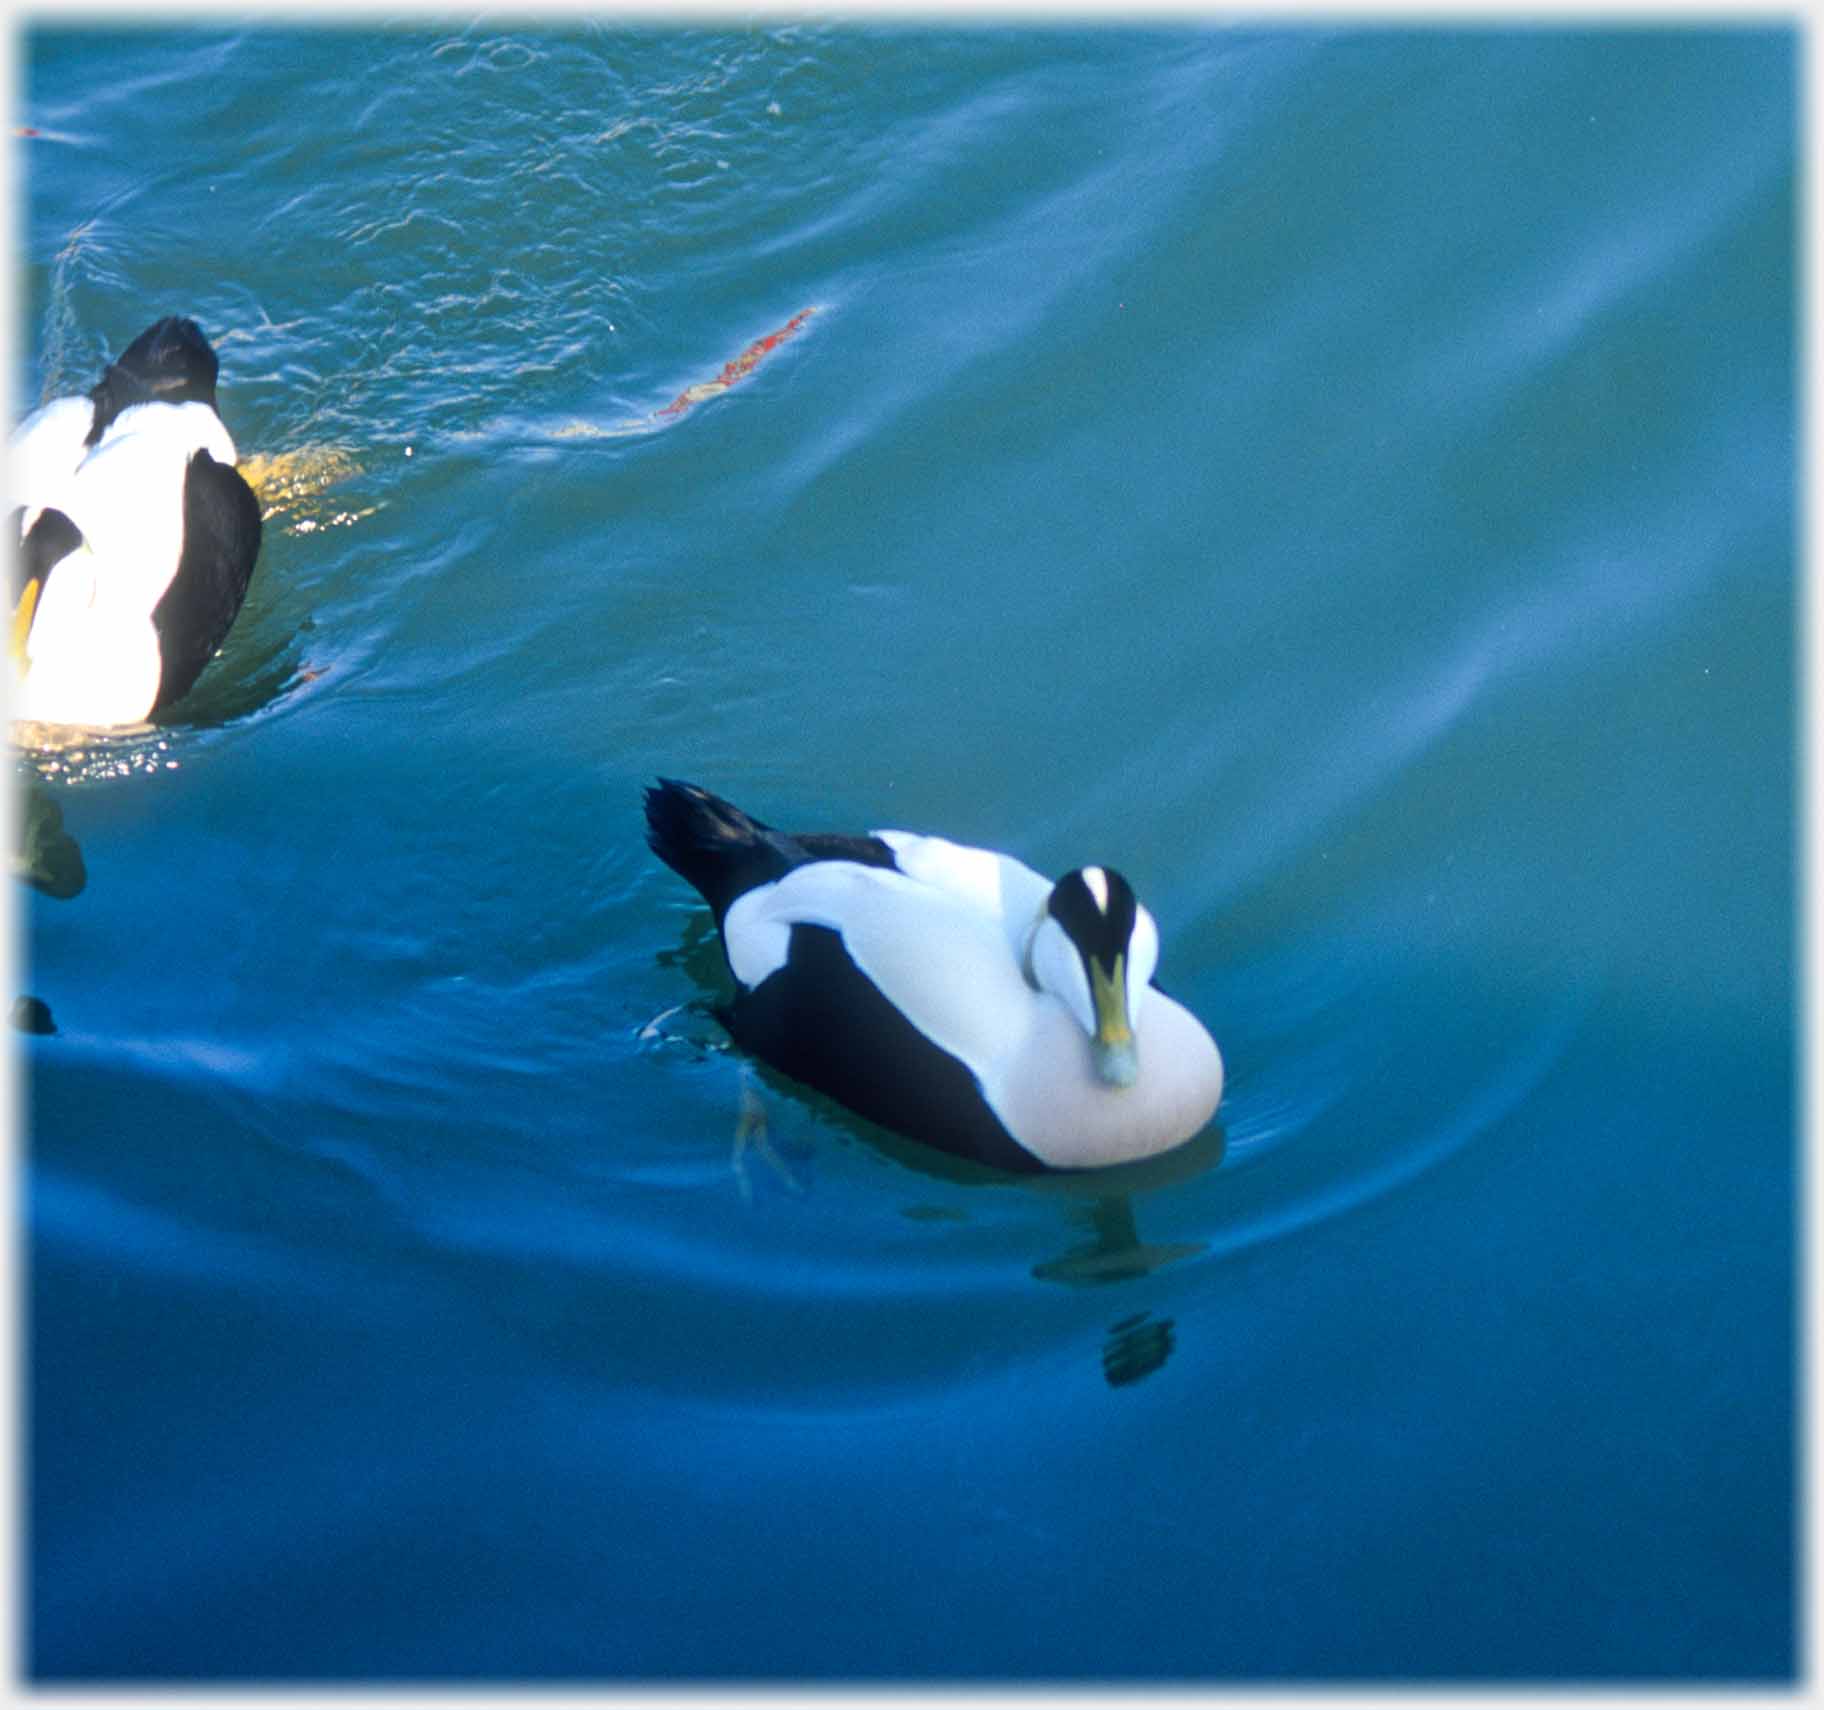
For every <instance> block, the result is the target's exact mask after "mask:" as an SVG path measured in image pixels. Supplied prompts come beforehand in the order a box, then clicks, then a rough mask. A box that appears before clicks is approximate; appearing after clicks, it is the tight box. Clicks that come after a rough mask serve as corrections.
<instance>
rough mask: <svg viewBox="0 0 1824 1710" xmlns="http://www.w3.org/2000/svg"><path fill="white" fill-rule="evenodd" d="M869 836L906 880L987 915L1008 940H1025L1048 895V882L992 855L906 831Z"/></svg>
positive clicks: (1016, 863) (1018, 863) (990, 851)
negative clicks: (884, 849) (889, 854)
mask: <svg viewBox="0 0 1824 1710" xmlns="http://www.w3.org/2000/svg"><path fill="white" fill-rule="evenodd" d="M874 836H876V837H878V838H879V839H880V840H881V842H882V843H884V844H886V846H887V847H888V848H889V849H891V850H892V851H893V859H894V860H895V861H897V862H898V863H899V868H900V871H901V872H902V873H904V874H906V876H907V877H908V878H912V879H916V880H918V881H919V882H920V883H921V884H926V885H931V886H934V887H935V888H936V889H938V890H940V891H943V892H945V893H946V894H948V895H949V896H951V897H953V898H955V899H956V900H957V901H958V902H961V903H965V904H967V905H968V906H969V907H971V908H974V909H978V910H980V911H981V912H982V913H983V914H987V915H992V916H993V917H994V918H995V919H996V920H997V921H999V922H1000V923H1001V925H1002V927H1003V928H1004V929H1005V930H1006V931H1007V932H1008V934H1009V935H1010V936H1014V937H1019V936H1023V935H1024V933H1025V932H1026V930H1027V929H1028V928H1029V927H1030V926H1031V924H1032V920H1033V916H1034V915H1036V914H1037V913H1038V911H1039V910H1040V909H1041V908H1042V907H1044V905H1045V899H1046V897H1048V896H1049V895H1050V894H1051V881H1050V880H1049V879H1047V878H1045V877H1044V876H1043V875H1042V874H1039V873H1035V872H1034V871H1033V870H1032V869H1031V868H1030V867H1028V866H1027V865H1026V864H1025V863H1024V862H1023V861H1016V860H1015V859H1014V858H1013V857H1012V856H1011V855H1002V854H1000V853H998V852H997V851H995V850H993V849H976V848H972V847H971V846H970V845H969V844H966V843H952V842H951V841H950V839H949V838H947V837H923V836H920V835H918V834H917V833H915V832H910V831H877V832H875V833H874Z"/></svg>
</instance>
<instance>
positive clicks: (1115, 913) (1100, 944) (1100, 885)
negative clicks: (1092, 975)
mask: <svg viewBox="0 0 1824 1710" xmlns="http://www.w3.org/2000/svg"><path fill="white" fill-rule="evenodd" d="M1045 907H1046V909H1047V911H1048V912H1049V913H1050V915H1051V917H1052V919H1053V920H1055V921H1056V922H1057V923H1058V925H1059V926H1061V927H1063V929H1064V931H1065V933H1066V935H1067V936H1068V937H1069V938H1070V940H1071V942H1072V943H1073V944H1075V945H1076V947H1077V948H1078V949H1079V950H1080V951H1082V953H1083V954H1084V955H1085V956H1093V957H1094V958H1095V959H1096V960H1097V961H1098V962H1100V963H1101V964H1102V966H1103V967H1104V968H1109V969H1112V968H1113V967H1114V965H1115V958H1116V957H1117V956H1119V955H1121V954H1122V953H1123V952H1124V951H1125V950H1126V949H1127V944H1128V940H1129V939H1130V938H1132V937H1133V935H1134V922H1135V919H1136V916H1137V914H1138V910H1139V904H1138V903H1137V902H1136V901H1135V900H1134V888H1133V886H1132V885H1130V884H1129V883H1128V882H1127V880H1126V879H1124V878H1123V877H1122V876H1121V875H1120V874H1119V873H1117V872H1116V871H1115V870H1114V868H1112V867H1079V868H1078V869H1077V870H1076V871H1075V872H1074V873H1066V874H1065V875H1064V877H1063V878H1061V879H1060V880H1058V882H1057V883H1056V884H1055V885H1053V886H1052V887H1051V896H1050V898H1049V899H1048V900H1047V902H1046V904H1045Z"/></svg>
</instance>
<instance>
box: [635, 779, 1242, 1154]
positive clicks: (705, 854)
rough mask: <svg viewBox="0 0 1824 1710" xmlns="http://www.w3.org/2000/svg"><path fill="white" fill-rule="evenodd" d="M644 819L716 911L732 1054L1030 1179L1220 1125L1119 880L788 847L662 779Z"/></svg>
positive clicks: (976, 854)
mask: <svg viewBox="0 0 1824 1710" xmlns="http://www.w3.org/2000/svg"><path fill="white" fill-rule="evenodd" d="M646 824H647V841H648V842H649V843H650V844H651V846H652V849H653V851H654V853H655V854H657V855H658V857H659V859H660V860H662V861H663V862H664V863H665V864H666V865H667V866H668V867H670V868H671V869H672V870H673V871H674V872H676V873H678V874H679V875H680V876H681V877H682V878H684V879H686V880H688V881H689V882H690V883H691V884H692V885H694V886H695V887H696V889H697V890H698V891H699V892H701V894H702V895H703V897H704V900H705V901H707V902H708V904H709V906H710V908H711V909H712V910H713V911H714V914H715V919H716V926H717V928H718V930H719V931H720V933H721V937H722V947H723V950H724V952H725V954H726V956H727V959H728V967H729V971H730V973H731V974H732V975H733V976H734V981H735V985H736V988H737V990H736V995H735V997H734V999H733V1001H732V1002H730V1003H728V1004H726V1005H724V1006H723V1007H722V1008H721V1009H719V1011H718V1015H719V1016H720V1018H721V1020H722V1021H723V1023H724V1025H725V1026H726V1027H727V1028H728V1030H729V1033H730V1034H731V1035H732V1036H733V1038H734V1040H735V1041H736V1043H737V1044H739V1045H741V1046H742V1047H743V1048H744V1049H746V1050H749V1051H751V1052H752V1053H753V1054H754V1055H755V1056H757V1057H759V1058H761V1059H762V1060H763V1061H765V1062H768V1063H770V1064H772V1065H773V1066H774V1067H775V1068H777V1069H780V1070H782V1071H783V1072H784V1073H786V1074H788V1075H790V1076H792V1077H793V1078H794V1079H797V1080H800V1081H803V1082H805V1083H807V1084H808V1085H810V1086H813V1087H815V1088H817V1089H818V1090H820V1091H822V1092H825V1093H828V1094H829V1095H830V1096H832V1097H833V1098H835V1099H837V1100H839V1101H840V1102H841V1103H843V1104H845V1105H847V1106H848V1107H849V1108H850V1109H851V1110H854V1111H856V1112H858V1113H859V1114H861V1115H863V1116H865V1117H868V1118H870V1119H871V1120H873V1121H875V1122H878V1123H880V1124H881V1125H882V1126H883V1127H887V1128H891V1129H893V1130H895V1131H896V1132H898V1133H900V1134H904V1135H907V1136H909V1137H911V1138H913V1139H915V1140H920V1141H923V1142H925V1143H927V1144H930V1145H934V1146H938V1147H941V1148H943V1149H944V1150H946V1151H949V1152H953V1153H958V1154H960V1155H962V1156H965V1157H970V1158H974V1159H977V1160H979V1161H980V1162H983V1163H986V1164H990V1165H993V1166H995V1167H997V1168H1000V1169H1004V1170H1024V1171H1031V1170H1040V1169H1082V1168H1087V1167H1092V1166H1097V1165H1106V1164H1119V1163H1125V1162H1129V1161H1131V1160H1133V1159H1136V1158H1143V1157H1148V1156H1151V1155H1152V1154H1154V1153H1157V1152H1163V1151H1166V1150H1168V1149H1169V1148H1171V1147H1173V1146H1176V1145H1179V1144H1181V1143H1182V1142H1183V1141H1186V1140H1189V1139H1191V1138H1192V1137H1193V1136H1194V1135H1196V1134H1197V1133H1199V1132H1200V1131H1201V1130H1202V1129H1203V1128H1204V1126H1205V1125H1206V1124H1207V1123H1208V1122H1209V1120H1210V1118H1211V1117H1212V1116H1213V1115H1214V1114H1215V1112H1216V1107H1217V1105H1218V1103H1219V1102H1220V1101H1221V1098H1222V1078H1223V1070H1222V1057H1221V1054H1220V1053H1219V1052H1218V1050H1217V1048H1216V1043H1215V1041H1214V1040H1213V1039H1212V1038H1211V1037H1210V1035H1209V1033H1208V1032H1207V1031H1206V1030H1205V1028H1204V1026H1203V1024H1202V1023H1201V1022H1199V1021H1198V1020H1197V1018H1196V1017H1195V1016H1193V1015H1192V1014H1191V1013H1190V1012H1189V1011H1188V1010H1186V1009H1185V1008H1184V1007H1183V1006H1182V1005H1180V1004H1178V1003H1176V1002H1174V1001H1173V1000H1172V999H1171V998H1169V997H1167V996H1166V995H1165V993H1164V992H1162V991H1160V990H1159V989H1158V988H1157V987H1156V986H1154V985H1153V984H1152V983H1151V982H1152V976H1153V970H1154V967H1155V964H1156V963H1157V961H1158V956H1159V933H1158V928H1157V927H1156V926H1155V924H1154V922H1153V918H1152V916H1151V915H1150V914H1148V913H1147V911H1146V910H1145V909H1144V908H1142V907H1141V906H1140V904H1139V903H1138V902H1137V901H1136V899H1135V897H1134V893H1133V889H1132V887H1131V886H1130V885H1129V884H1128V882H1127V881H1126V880H1125V879H1124V878H1123V877H1122V876H1121V875H1120V874H1119V873H1117V872H1115V871H1114V870H1113V869H1112V868H1108V867H1080V868H1078V869H1076V870H1075V871H1074V872H1070V873H1067V874H1065V875H1064V877H1063V878H1061V879H1058V880H1056V881H1055V882H1054V881H1053V880H1051V879H1047V878H1045V877H1043V876H1042V875H1041V874H1039V873H1036V872H1034V871H1033V870H1032V869H1031V868H1030V867H1027V866H1025V865H1023V864H1022V863H1021V862H1019V861H1016V860H1015V859H1014V858H1013V857H1012V856H1010V855H1001V854H996V853H995V852H994V851H992V850H988V849H975V848H970V847H968V846H966V845H964V844H960V843H953V842H951V841H949V840H948V839H947V838H942V837H931V836H921V835H918V834H915V833H912V832H904V831H875V832H870V833H868V834H866V835H863V836H844V835H831V834H825V833H809V834H803V835H798V836H789V835H786V834H785V833H782V832H779V831H775V830H774V829H773V828H772V827H771V826H769V825H766V824H764V823H762V822H761V821H760V820H757V819H754V818H753V817H752V816H751V815H749V814H747V813H744V812H743V811H742V810H741V809H740V808H737V807H735V806H734V805H733V804H732V803H730V802H726V801H724V800H722V799H721V798H720V797H718V796H715V795H712V794H711V793H710V792H709V791H707V790H704V789H701V788H699V787H698V786H696V785H694V784H686V783H680V782H678V781H676V780H674V779H668V778H662V779H660V780H659V782H658V784H657V785H656V787H654V788H651V789H649V790H647V792H646Z"/></svg>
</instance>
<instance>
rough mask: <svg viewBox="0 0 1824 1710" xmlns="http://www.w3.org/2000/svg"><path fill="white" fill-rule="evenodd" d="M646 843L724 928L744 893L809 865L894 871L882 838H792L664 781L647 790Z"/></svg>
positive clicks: (691, 788) (705, 794) (691, 787)
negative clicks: (848, 863) (694, 889)
mask: <svg viewBox="0 0 1824 1710" xmlns="http://www.w3.org/2000/svg"><path fill="white" fill-rule="evenodd" d="M646 841H647V842H648V843H649V844H651V845H652V852H653V854H655V855H656V856H658V858H659V859H660V860H661V861H663V862H664V863H665V865H666V866H667V867H669V868H670V869H671V870H672V871H673V872H674V873H676V874H678V875H679V876H680V877H681V878H685V879H688V880H689V881H690V882H691V883H692V884H693V885H695V886H696V887H697V889H698V890H699V891H701V892H702V893H703V897H704V900H705V901H706V902H708V904H709V906H710V907H711V908H712V909H714V910H715V911H716V925H718V926H720V925H721V924H722V917H723V915H725V914H726V913H727V912H728V908H729V905H730V904H731V903H732V902H733V901H734V900H735V898H736V897H738V896H740V895H741V894H742V892H744V891H751V890H752V889H753V888H754V887H755V886H756V885H766V884H771V883H772V881H773V880H774V879H778V878H783V877H784V876H785V874H787V873H789V872H790V871H791V870H792V869H793V868H794V867H802V866H803V865H804V864H805V862H807V861H858V862H860V863H861V864H862V865H864V866H868V867H891V866H893V865H894V861H893V851H892V850H891V849H889V848H888V847H887V845H886V844H884V843H883V842H881V840H880V839H879V838H878V837H872V836H866V835H863V836H859V837H851V836H846V835H844V834H841V833H835V832H824V831H808V832H803V833H801V834H799V835H797V836H788V835H787V834H786V833H785V832H783V831H775V830H774V829H773V828H772V827H771V826H770V825H767V824H765V823H764V822H763V821H761V820H757V819H755V818H754V817H753V815H752V814H749V813H743V812H742V811H741V809H740V808H738V807H736V806H735V804H734V803H733V802H727V801H724V800H723V799H722V798H721V797H720V796H716V795H711V794H710V792H709V791H708V790H705V789H702V788H700V787H699V786H697V785H696V784H684V783H680V782H679V781H678V780H677V779H676V778H661V779H660V780H659V781H658V783H657V784H656V785H655V786H654V787H653V788H651V789H649V790H647V792H646Z"/></svg>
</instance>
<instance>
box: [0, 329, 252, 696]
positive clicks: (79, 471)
mask: <svg viewBox="0 0 1824 1710" xmlns="http://www.w3.org/2000/svg"><path fill="white" fill-rule="evenodd" d="M216 371H217V363H216V356H215V352H214V351H213V350H211V349H210V347H209V341H208V340H207V339H206V338H204V337H203V334H202V331H201V330H200V329H199V328H198V326H197V324H196V322H195V321H192V320H185V319H181V318H179V317H177V316H167V317H166V318H165V319H163V320H161V321H158V322H155V323H154V324H153V325H152V326H150V327H148V328H147V329H146V330H145V331H144V332H143V333H141V334H140V335H139V337H138V338H136V339H134V341H133V342H132V343H131V344H130V345H128V346H127V348H126V349H125V350H124V351H123V352H122V353H121V354H120V356H119V357H118V358H117V359H116V360H115V361H113V362H111V363H110V364H109V365H108V368H107V371H106V372H105V373H104V374H103V375H102V377H101V380H100V381H99V383H98V384H97V385H96V386H95V387H94V388H93V389H92V390H91V391H90V392H89V393H88V395H87V396H86V397H71V398H56V399H53V400H52V401H51V402H50V403H48V404H45V405H44V406H43V407H42V408H40V409H38V410H35V411H33V413H32V414H31V415H29V416H27V417H26V419H25V420H24V421H23V422H21V423H20V424H19V427H18V428H17V430H16V431H15V432H14V434H13V437H12V441H11V444H10V446H9V448H8V450H9V457H8V468H7V487H8V503H9V505H10V506H11V507H12V510H13V526H14V529H15V530H16V532H15V534H14V537H13V538H14V539H15V540H16V541H17V543H18V551H19V559H18V571H17V581H16V582H15V599H16V604H15V607H14V612H13V634H12V648H11V654H12V668H13V705H12V714H13V717H14V718H16V719H26V720H32V721H35V722H39V723H44V724H80V725H92V726H98V727H107V726H110V725H125V724H138V723H141V722H142V721H143V720H145V719H146V718H148V717H149V716H150V715H151V714H152V713H154V712H156V711H159V710H160V709H162V708H164V707H168V706H170V705H171V704H172V703H173V702H174V701H176V700H178V699H180V698H181V697H182V696H183V695H184V694H185V693H186V692H187V691H188V690H189V688H190V686H191V684H193V683H194V682H195V681H196V679H197V677H198V676H199V675H200V674H201V672H202V669H203V667H204V666H205V665H207V664H208V663H209V661H210V659H211V658H212V657H213V656H214V654H215V651H216V649H217V648H218V647H220V646H221V644H222V641H223V639H224V637H226V635H227V633H228V630H229V627H230V625H232V624H233V622H234V620H235V616H236V614H237V613H238V612H239V611H240V609H241V602H242V601H243V600H244V599H245V598H246V594H247V584H248V582H249V581H250V580H251V578H252V576H253V566H254V560H255V559H256V558H257V557H258V556H259V550H260V507H259V502H258V501H257V500H256V499H255V498H254V495H253V490H252V488H250V487H249V486H248V485H247V483H246V482H245V481H244V480H243V479H242V478H241V476H240V475H239V473H238V472H237V471H236V469H235V467H234V464H235V448H234V441H233V439H232V438H231V437H230V436H229V433H228V430H227V428H226V427H225V426H223V424H222V418H221V417H220V416H219V415H218V414H217V413H216V407H215V380H216Z"/></svg>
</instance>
